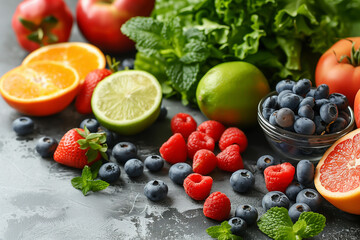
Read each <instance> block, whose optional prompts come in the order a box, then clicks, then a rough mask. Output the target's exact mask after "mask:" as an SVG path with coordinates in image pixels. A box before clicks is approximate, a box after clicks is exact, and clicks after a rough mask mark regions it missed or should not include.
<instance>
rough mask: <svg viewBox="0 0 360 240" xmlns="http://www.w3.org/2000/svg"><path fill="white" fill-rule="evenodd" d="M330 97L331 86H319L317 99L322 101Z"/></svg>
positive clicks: (315, 94)
mask: <svg viewBox="0 0 360 240" xmlns="http://www.w3.org/2000/svg"><path fill="white" fill-rule="evenodd" d="M328 97H329V86H328V85H326V84H321V85H319V86H318V87H317V88H316V90H315V93H314V98H315V99H322V98H328Z"/></svg>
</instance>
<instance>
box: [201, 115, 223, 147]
mask: <svg viewBox="0 0 360 240" xmlns="http://www.w3.org/2000/svg"><path fill="white" fill-rule="evenodd" d="M197 131H200V132H203V133H205V134H206V135H208V136H209V137H212V138H213V139H214V141H215V142H217V141H219V139H220V137H221V135H222V134H223V132H224V131H225V126H224V125H222V124H221V123H220V122H218V121H215V120H208V121H205V122H203V123H201V124H200V125H199V126H198V127H197Z"/></svg>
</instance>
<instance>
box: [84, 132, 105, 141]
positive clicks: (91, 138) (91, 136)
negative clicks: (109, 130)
mask: <svg viewBox="0 0 360 240" xmlns="http://www.w3.org/2000/svg"><path fill="white" fill-rule="evenodd" d="M101 135H102V134H101V133H90V134H89V135H88V136H87V137H86V140H93V139H96V138H100V137H101Z"/></svg>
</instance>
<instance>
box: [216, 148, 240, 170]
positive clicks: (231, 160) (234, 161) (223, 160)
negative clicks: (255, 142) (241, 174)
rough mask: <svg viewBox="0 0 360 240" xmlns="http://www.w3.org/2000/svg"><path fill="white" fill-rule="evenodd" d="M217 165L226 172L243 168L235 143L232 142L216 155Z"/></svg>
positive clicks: (238, 149)
mask: <svg viewBox="0 0 360 240" xmlns="http://www.w3.org/2000/svg"><path fill="white" fill-rule="evenodd" d="M216 158H217V166H218V167H219V168H220V169H222V170H224V171H228V172H235V171H237V170H239V169H242V168H244V164H243V161H242V158H241V156H240V147H239V146H238V145H237V144H233V145H231V146H228V147H227V148H225V150H224V151H222V152H220V153H219V154H218V155H217V156H216Z"/></svg>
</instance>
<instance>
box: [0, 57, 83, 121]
mask: <svg viewBox="0 0 360 240" xmlns="http://www.w3.org/2000/svg"><path fill="white" fill-rule="evenodd" d="M79 82H80V80H79V75H78V73H77V72H76V71H75V70H74V69H73V68H71V67H69V66H66V65H63V64H61V63H57V62H51V61H50V62H45V61H39V62H34V63H30V64H27V65H21V66H19V67H16V68H14V69H12V70H10V71H9V72H7V73H6V74H5V75H3V76H2V77H1V78H0V93H1V95H2V97H3V98H4V100H5V101H6V102H7V103H8V104H9V105H10V106H11V107H13V108H15V109H16V110H18V111H19V112H21V113H24V114H27V115H32V116H46V115H51V114H55V113H58V112H60V111H61V110H63V109H64V108H66V107H67V106H68V105H69V104H70V103H71V101H72V100H73V99H74V98H75V96H76V94H77V90H78V86H79Z"/></svg>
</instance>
